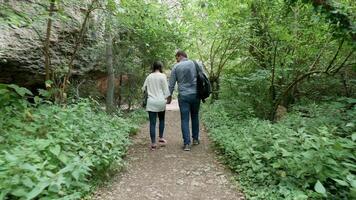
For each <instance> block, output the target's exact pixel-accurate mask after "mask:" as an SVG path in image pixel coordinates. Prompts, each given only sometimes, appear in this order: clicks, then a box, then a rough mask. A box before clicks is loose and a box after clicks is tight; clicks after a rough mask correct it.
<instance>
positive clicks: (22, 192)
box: [11, 188, 28, 197]
mask: <svg viewBox="0 0 356 200" xmlns="http://www.w3.org/2000/svg"><path fill="white" fill-rule="evenodd" d="M27 193H28V192H27V191H26V190H25V189H23V188H18V189H15V190H14V191H12V192H11V194H12V195H14V196H17V197H25V196H26V195H27Z"/></svg>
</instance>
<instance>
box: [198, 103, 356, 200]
mask: <svg viewBox="0 0 356 200" xmlns="http://www.w3.org/2000/svg"><path fill="white" fill-rule="evenodd" d="M354 101H355V100H354V99H345V98H344V99H339V101H334V102H329V103H325V104H323V105H316V104H309V105H307V106H295V107H294V108H293V111H292V112H291V113H290V114H288V116H286V117H285V118H284V119H283V120H282V121H280V122H278V123H275V124H272V123H271V122H269V121H266V120H261V119H258V118H255V117H253V116H252V115H250V116H248V114H246V112H245V113H241V114H242V115H239V113H238V112H234V110H231V109H227V107H228V106H227V105H229V104H230V102H229V101H218V102H216V103H215V104H213V105H210V106H206V107H205V108H204V111H203V113H204V115H203V120H204V122H205V125H206V127H207V128H208V131H209V135H210V137H211V138H212V140H213V141H214V143H215V144H216V146H217V147H218V148H219V149H220V150H221V153H222V154H223V157H224V158H225V161H226V163H227V165H228V166H229V167H230V168H231V169H232V170H233V171H235V172H236V177H237V179H238V180H239V182H240V184H241V186H242V188H243V190H244V192H245V194H246V196H247V198H248V199H296V200H297V199H300V200H302V199H355V198H356V175H355V173H356V165H355V163H356V151H355V149H356V142H355V140H356V127H355V124H354V123H355V121H354V119H355V118H356V112H355V111H356V108H355V106H351V107H350V105H354V103H355V102H354ZM235 105H236V104H235ZM236 107H239V106H238V105H237V106H236ZM228 108H229V107H228ZM239 109H240V110H241V109H242V108H239ZM246 110H248V108H246ZM235 111H236V110H235Z"/></svg>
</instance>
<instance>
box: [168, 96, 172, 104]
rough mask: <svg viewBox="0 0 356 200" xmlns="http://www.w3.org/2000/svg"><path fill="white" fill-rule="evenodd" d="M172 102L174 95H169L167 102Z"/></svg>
mask: <svg viewBox="0 0 356 200" xmlns="http://www.w3.org/2000/svg"><path fill="white" fill-rule="evenodd" d="M171 102H172V96H169V97H167V104H170V103H171Z"/></svg>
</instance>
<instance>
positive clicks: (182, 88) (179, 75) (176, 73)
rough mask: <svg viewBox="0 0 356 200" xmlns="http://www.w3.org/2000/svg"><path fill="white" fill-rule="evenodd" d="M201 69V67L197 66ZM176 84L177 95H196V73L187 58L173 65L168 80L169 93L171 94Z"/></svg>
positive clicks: (192, 63)
mask: <svg viewBox="0 0 356 200" xmlns="http://www.w3.org/2000/svg"><path fill="white" fill-rule="evenodd" d="M198 65H199V67H200V68H201V69H203V68H202V66H201V65H200V64H198ZM176 82H177V83H178V93H179V95H183V96H186V95H191V94H196V93H197V71H196V68H195V65H194V62H193V61H192V60H188V59H187V58H185V59H183V60H181V61H180V62H179V63H177V64H175V65H174V66H173V68H172V72H171V77H170V79H169V92H170V93H171V95H172V94H173V91H174V87H175V85H176Z"/></svg>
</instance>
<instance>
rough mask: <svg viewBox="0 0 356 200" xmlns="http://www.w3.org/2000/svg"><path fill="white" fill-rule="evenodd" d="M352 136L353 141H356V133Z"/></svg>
mask: <svg viewBox="0 0 356 200" xmlns="http://www.w3.org/2000/svg"><path fill="white" fill-rule="evenodd" d="M351 138H352V141H356V133H353V134H352V136H351Z"/></svg>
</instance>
